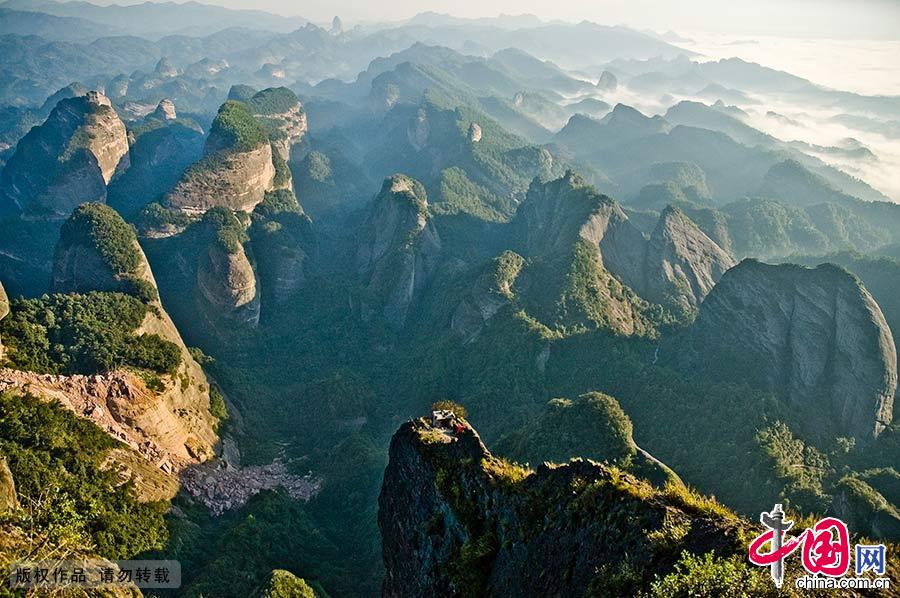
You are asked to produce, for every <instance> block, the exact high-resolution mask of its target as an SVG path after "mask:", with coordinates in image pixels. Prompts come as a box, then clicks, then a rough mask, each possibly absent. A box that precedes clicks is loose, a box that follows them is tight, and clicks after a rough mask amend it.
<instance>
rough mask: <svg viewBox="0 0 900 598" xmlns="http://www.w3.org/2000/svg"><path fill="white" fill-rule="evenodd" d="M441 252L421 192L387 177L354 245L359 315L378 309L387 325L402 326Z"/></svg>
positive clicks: (396, 177)
mask: <svg viewBox="0 0 900 598" xmlns="http://www.w3.org/2000/svg"><path fill="white" fill-rule="evenodd" d="M440 253H441V239H440V236H439V235H438V233H437V230H436V229H435V228H434V223H433V222H432V221H431V219H430V218H429V215H428V200H427V198H426V195H425V188H424V187H422V185H421V184H420V183H419V182H418V181H415V180H413V179H411V178H409V177H407V176H405V175H399V174H398V175H394V176H392V177H389V178H387V179H386V180H385V182H384V185H383V186H382V188H381V192H380V193H379V194H378V196H377V197H376V198H375V201H374V203H373V205H372V210H371V212H370V213H369V216H368V217H367V219H366V222H365V223H364V224H363V227H362V230H361V233H360V236H359V239H358V244H357V252H356V268H357V273H358V275H359V277H360V278H361V279H362V281H363V284H364V285H365V286H366V292H365V297H364V299H363V316H364V317H365V318H368V317H370V316H371V315H372V313H373V312H374V311H375V310H377V311H379V312H380V314H381V315H382V316H383V317H384V318H385V320H386V321H387V323H388V324H389V325H390V326H392V327H394V328H402V327H403V326H404V324H405V323H406V318H407V316H408V315H409V312H410V310H411V308H412V306H413V304H414V303H415V302H416V300H417V299H418V298H419V297H420V296H421V294H422V291H423V290H424V289H425V287H426V286H427V285H428V284H429V282H430V281H431V278H432V276H433V274H434V272H435V269H436V267H437V264H438V260H439V258H440Z"/></svg>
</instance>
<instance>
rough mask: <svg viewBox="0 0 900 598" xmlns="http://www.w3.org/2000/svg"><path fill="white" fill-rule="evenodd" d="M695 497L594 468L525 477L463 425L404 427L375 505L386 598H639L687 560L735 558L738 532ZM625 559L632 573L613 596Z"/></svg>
mask: <svg viewBox="0 0 900 598" xmlns="http://www.w3.org/2000/svg"><path fill="white" fill-rule="evenodd" d="M690 497H691V495H690V494H689V493H688V492H687V491H684V492H682V493H676V492H666V491H658V490H654V489H653V488H651V487H650V486H648V485H647V484H646V483H644V482H641V481H639V480H637V479H636V478H633V477H632V476H630V475H628V474H625V473H623V472H621V471H620V470H615V469H610V468H608V467H606V466H603V465H599V464H596V463H593V462H591V461H582V460H574V461H571V462H570V463H568V464H566V465H561V466H553V465H547V464H544V465H541V466H540V467H539V468H538V469H537V471H529V470H526V469H524V468H521V467H519V466H515V465H511V464H509V463H507V462H504V461H502V460H499V459H497V458H496V457H494V456H493V455H492V454H491V453H490V452H489V451H488V450H487V449H486V448H485V446H484V445H483V444H482V443H481V440H480V439H479V437H478V435H477V434H476V433H475V431H474V430H472V429H471V428H470V427H467V426H466V427H465V428H464V430H463V431H462V433H460V434H459V435H452V434H451V433H450V432H449V431H444V430H439V429H435V428H432V427H431V426H430V425H428V424H427V423H426V422H425V421H424V420H418V421H410V422H408V423H405V424H403V425H402V426H401V427H400V429H399V430H398V431H397V433H396V434H395V435H394V437H393V439H392V441H391V446H390V461H389V463H388V466H387V468H386V470H385V474H384V482H383V485H382V489H381V495H380V497H379V501H378V504H379V511H378V525H379V527H380V529H381V537H382V555H383V558H384V564H385V578H384V585H383V587H382V594H383V595H384V596H474V595H478V596H582V595H636V594H638V593H641V590H642V589H646V586H647V585H648V584H649V583H650V581H651V580H652V579H653V576H654V575H655V574H659V575H665V574H667V573H668V572H670V571H671V570H672V568H673V565H674V562H675V560H676V559H677V555H678V554H680V553H681V551H682V550H686V551H688V552H691V553H694V554H703V553H708V552H712V553H714V554H715V555H716V556H720V557H724V556H732V555H742V554H743V553H744V552H745V550H746V548H745V547H744V546H743V545H742V542H741V540H740V539H739V530H740V528H741V527H742V526H743V525H745V524H743V523H741V522H740V520H739V519H738V518H737V517H735V516H730V515H727V514H726V513H725V512H724V510H723V509H710V508H704V507H703V506H702V505H701V503H700V502H699V501H693V500H691V498H690ZM672 527H677V528H679V530H680V531H679V533H678V534H675V535H674V536H673V537H672V538H671V539H670V540H667V541H664V542H659V541H656V540H654V538H661V537H667V538H668V536H667V535H666V533H667V532H666V531H665V530H666V529H671V528H672ZM626 561H627V563H628V567H629V571H631V572H632V573H633V574H632V575H631V576H629V577H628V579H627V581H624V583H623V584H622V585H619V586H618V587H617V586H616V585H615V583H614V582H613V581H612V578H614V577H616V575H615V573H616V572H617V571H622V570H624V568H623V567H624V565H625V563H626Z"/></svg>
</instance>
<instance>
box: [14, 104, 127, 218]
mask: <svg viewBox="0 0 900 598" xmlns="http://www.w3.org/2000/svg"><path fill="white" fill-rule="evenodd" d="M127 165H128V139H127V137H126V132H125V125H124V124H123V123H122V121H121V120H120V119H119V117H118V115H117V114H116V112H115V110H113V108H112V106H111V105H110V102H109V99H108V98H106V96H104V95H103V94H101V93H99V92H96V91H92V92H88V93H87V95H85V96H82V97H74V98H67V99H64V100H62V101H60V102H59V103H58V104H57V105H56V108H54V109H53V111H52V112H51V113H50V116H49V117H48V118H47V120H46V121H45V122H44V124H42V125H41V126H39V127H35V128H34V129H32V130H31V131H30V132H29V133H28V134H27V135H26V136H25V137H24V138H23V139H22V140H21V141H20V142H19V145H18V146H17V147H16V153H15V154H14V155H13V157H12V158H10V160H9V162H8V164H7V166H6V168H5V169H4V171H3V176H2V182H3V191H4V194H5V195H6V198H7V199H6V200H7V201H9V202H11V203H12V204H13V206H14V207H15V208H16V209H17V210H18V211H19V212H24V213H26V214H28V215H30V216H36V217H45V218H53V219H61V218H65V217H67V216H68V215H69V214H70V213H71V212H72V210H73V209H74V208H75V206H77V205H79V204H81V203H83V202H86V201H101V202H102V201H105V199H106V185H107V183H109V181H110V179H112V177H113V175H114V174H115V173H116V172H117V170H121V169H123V168H125V167H127Z"/></svg>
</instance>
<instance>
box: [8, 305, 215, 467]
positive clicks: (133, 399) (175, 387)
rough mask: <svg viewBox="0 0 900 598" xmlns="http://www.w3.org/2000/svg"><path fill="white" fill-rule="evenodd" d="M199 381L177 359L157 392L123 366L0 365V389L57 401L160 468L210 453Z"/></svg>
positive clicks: (162, 328) (150, 325)
mask: <svg viewBox="0 0 900 598" xmlns="http://www.w3.org/2000/svg"><path fill="white" fill-rule="evenodd" d="M143 328H144V329H145V330H146V331H147V332H150V331H153V332H157V333H169V332H171V331H172V330H174V327H172V326H171V325H170V322H166V321H162V320H159V321H151V318H149V317H148V320H147V321H146V322H145V323H144V326H143ZM170 338H171V337H170ZM167 340H168V339H167ZM185 352H186V351H185ZM183 376H187V378H182V377H183ZM183 379H184V380H187V382H188V385H187V388H186V389H182V380H183ZM201 385H204V386H205V385H206V378H205V376H204V375H203V373H202V371H201V370H200V369H199V366H196V363H193V362H192V363H190V364H187V363H186V364H184V365H182V367H181V368H180V371H179V374H178V375H177V376H174V377H169V376H166V377H165V386H166V387H165V390H163V391H162V392H156V391H151V390H149V389H148V388H147V386H146V384H144V381H143V380H141V378H140V377H138V376H137V375H136V374H134V373H132V372H128V371H120V370H116V371H112V372H107V373H105V374H99V375H94V376H82V375H78V374H76V375H72V376H57V375H52V374H36V373H34V372H24V371H19V370H12V369H0V391H4V390H17V391H22V392H30V393H31V394H33V395H35V396H37V397H40V398H42V399H44V400H48V401H58V402H59V403H60V404H61V405H63V406H64V407H66V408H67V409H69V410H71V411H72V412H74V413H75V414H77V415H80V416H82V417H85V418H87V419H90V420H91V421H93V422H94V423H95V424H97V425H98V426H99V427H100V428H101V429H103V430H104V431H106V432H107V433H108V434H109V435H110V436H112V437H113V438H116V439H117V440H120V441H122V442H124V443H125V444H127V445H128V446H130V447H131V448H132V449H134V450H135V451H137V452H138V453H140V454H141V455H142V456H143V457H144V458H145V459H146V460H147V461H149V462H150V463H151V464H153V465H155V466H156V467H157V468H159V469H160V470H162V471H163V472H166V473H174V472H177V471H179V470H181V469H183V468H184V467H186V466H188V465H190V464H193V463H199V462H201V461H205V460H206V459H208V458H210V457H211V456H212V455H213V447H214V445H215V442H216V440H217V438H216V434H215V432H214V429H213V421H212V417H211V416H210V415H209V411H208V409H209V403H208V400H209V399H208V391H201V389H200V387H201ZM204 398H205V401H206V402H204Z"/></svg>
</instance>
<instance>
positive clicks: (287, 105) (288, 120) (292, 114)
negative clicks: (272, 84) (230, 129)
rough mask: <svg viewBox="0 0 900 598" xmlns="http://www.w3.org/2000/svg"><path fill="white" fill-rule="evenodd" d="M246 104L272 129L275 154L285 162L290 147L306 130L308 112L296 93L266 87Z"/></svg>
mask: <svg viewBox="0 0 900 598" xmlns="http://www.w3.org/2000/svg"><path fill="white" fill-rule="evenodd" d="M246 103H247V105H248V106H249V107H250V111H251V112H252V113H253V115H254V116H255V117H256V118H257V119H259V120H260V121H262V123H263V124H264V125H265V127H266V129H267V130H268V131H269V138H270V139H271V140H272V147H273V148H274V149H275V151H276V153H277V154H278V155H279V156H280V157H281V159H282V160H284V161H285V162H287V161H288V160H290V158H291V148H292V147H293V146H295V145H297V144H298V143H300V141H301V140H302V139H303V136H304V135H305V134H306V131H307V120H306V111H305V110H304V109H303V104H301V103H300V100H299V99H297V96H296V95H294V93H293V92H292V91H290V90H289V89H287V88H284V87H280V88H272V89H264V90H262V91H260V92H259V93H257V94H255V95H254V96H253V97H251V98H250V99H249V100H247V102H246Z"/></svg>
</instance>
